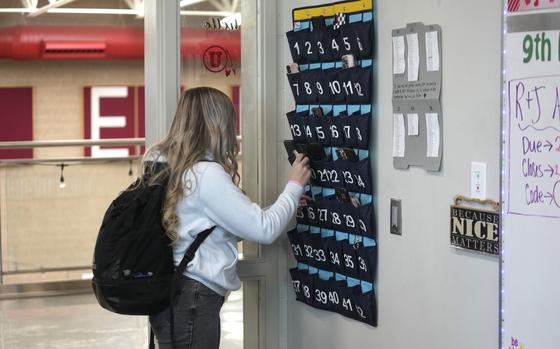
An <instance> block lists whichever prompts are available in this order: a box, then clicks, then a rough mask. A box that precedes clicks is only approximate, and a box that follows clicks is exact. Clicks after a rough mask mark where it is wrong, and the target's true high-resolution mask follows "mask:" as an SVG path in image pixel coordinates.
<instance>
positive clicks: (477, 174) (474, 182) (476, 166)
mask: <svg viewBox="0 0 560 349" xmlns="http://www.w3.org/2000/svg"><path fill="white" fill-rule="evenodd" d="M471 197H472V198H475V199H481V200H484V199H486V163H485V162H471Z"/></svg>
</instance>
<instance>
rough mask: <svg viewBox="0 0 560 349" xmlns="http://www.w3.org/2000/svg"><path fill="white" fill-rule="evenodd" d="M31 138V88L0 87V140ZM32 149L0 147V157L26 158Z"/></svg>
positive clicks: (29, 139) (31, 155) (24, 139)
mask: <svg viewBox="0 0 560 349" xmlns="http://www.w3.org/2000/svg"><path fill="white" fill-rule="evenodd" d="M31 140H33V90H32V88H31V87H0V142H7V141H31ZM32 157H33V150H32V149H0V159H28V158H32Z"/></svg>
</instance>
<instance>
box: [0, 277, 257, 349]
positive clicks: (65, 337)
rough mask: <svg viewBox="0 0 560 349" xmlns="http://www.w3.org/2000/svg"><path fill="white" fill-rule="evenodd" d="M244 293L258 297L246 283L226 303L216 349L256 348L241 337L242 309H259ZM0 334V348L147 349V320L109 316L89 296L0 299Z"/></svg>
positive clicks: (254, 283)
mask: <svg viewBox="0 0 560 349" xmlns="http://www.w3.org/2000/svg"><path fill="white" fill-rule="evenodd" d="M245 290H248V292H249V295H251V294H257V292H258V282H257V281H248V282H244V283H243V288H242V289H241V290H239V291H235V292H232V293H231V294H230V295H229V297H228V299H227V300H226V302H225V303H224V305H223V307H222V311H221V313H220V317H221V325H222V331H221V340H220V349H253V348H255V349H256V347H255V346H252V345H251V342H250V340H251V338H245V337H246V336H244V330H243V320H244V315H243V314H244V313H243V310H244V308H245V309H247V310H251V309H252V310H255V309H258V297H253V298H251V299H245V298H244V294H245ZM248 316H251V313H250V312H249V315H248ZM53 328H56V331H53ZM252 332H253V334H252V335H253V336H254V335H256V333H255V332H258V331H252ZM0 333H2V335H1V336H0V348H35V347H37V345H38V344H40V345H41V347H42V348H43V347H44V348H147V347H148V321H147V318H146V317H145V316H126V315H119V314H115V313H111V312H108V311H106V310H105V309H103V308H101V307H100V306H99V304H98V303H97V300H96V299H95V297H94V296H93V295H92V294H86V295H73V296H59V297H44V298H24V299H10V300H0ZM244 342H246V344H245V345H244ZM253 342H255V339H253Z"/></svg>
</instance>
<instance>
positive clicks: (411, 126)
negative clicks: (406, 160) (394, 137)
mask: <svg viewBox="0 0 560 349" xmlns="http://www.w3.org/2000/svg"><path fill="white" fill-rule="evenodd" d="M406 121H407V124H406V125H407V131H408V132H407V134H408V135H409V136H418V114H406Z"/></svg>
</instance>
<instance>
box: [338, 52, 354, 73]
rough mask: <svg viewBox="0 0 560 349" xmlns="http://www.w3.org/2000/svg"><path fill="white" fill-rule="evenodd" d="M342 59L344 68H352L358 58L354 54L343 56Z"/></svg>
mask: <svg viewBox="0 0 560 349" xmlns="http://www.w3.org/2000/svg"><path fill="white" fill-rule="evenodd" d="M341 59H342V69H346V68H352V67H355V66H356V59H355V58H354V55H352V54H349V55H344V56H342V58H341Z"/></svg>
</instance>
